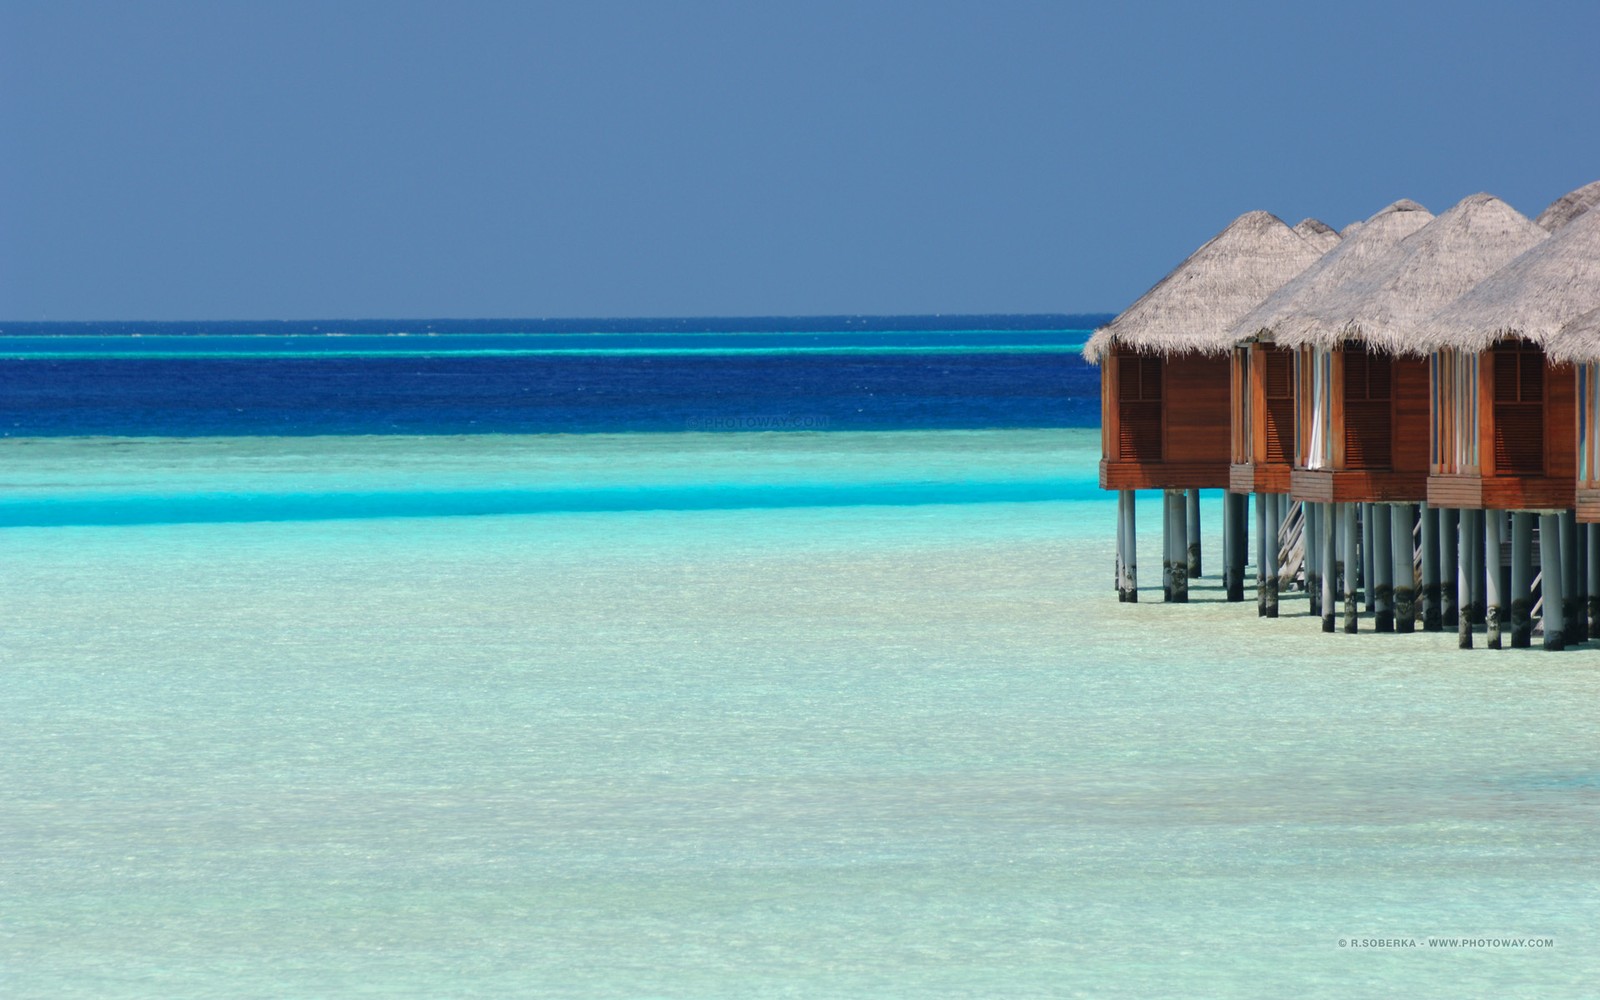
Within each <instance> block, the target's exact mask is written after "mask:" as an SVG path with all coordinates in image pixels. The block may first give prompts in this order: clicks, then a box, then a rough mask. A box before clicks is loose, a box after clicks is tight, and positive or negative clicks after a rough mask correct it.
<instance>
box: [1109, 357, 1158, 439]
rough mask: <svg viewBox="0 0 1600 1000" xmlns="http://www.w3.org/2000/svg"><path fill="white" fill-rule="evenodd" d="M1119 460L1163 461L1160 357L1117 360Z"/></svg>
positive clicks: (1122, 358) (1121, 358) (1120, 358)
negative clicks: (1119, 397) (1119, 395)
mask: <svg viewBox="0 0 1600 1000" xmlns="http://www.w3.org/2000/svg"><path fill="white" fill-rule="evenodd" d="M1117 364H1118V365H1119V367H1118V369H1117V378H1118V381H1119V390H1120V393H1121V397H1122V398H1121V399H1120V400H1118V403H1117V406H1118V412H1117V424H1118V427H1119V429H1120V433H1119V435H1118V441H1117V457H1118V458H1121V459H1123V460H1124V461H1130V462H1159V461H1161V358H1160V357H1159V356H1157V355H1153V354H1124V355H1122V356H1121V357H1119V358H1118V359H1117Z"/></svg>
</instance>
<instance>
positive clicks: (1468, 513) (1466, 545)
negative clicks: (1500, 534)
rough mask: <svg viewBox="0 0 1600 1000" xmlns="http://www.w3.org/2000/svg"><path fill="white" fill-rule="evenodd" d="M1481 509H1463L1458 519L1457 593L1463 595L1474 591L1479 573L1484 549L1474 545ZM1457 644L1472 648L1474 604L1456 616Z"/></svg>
mask: <svg viewBox="0 0 1600 1000" xmlns="http://www.w3.org/2000/svg"><path fill="white" fill-rule="evenodd" d="M1474 515H1481V511H1476V510H1463V511H1461V516H1460V518H1459V519H1458V520H1457V522H1456V523H1457V526H1458V533H1459V535H1460V546H1461V547H1460V551H1459V555H1458V556H1457V582H1456V593H1457V594H1458V595H1461V596H1466V595H1470V594H1471V593H1472V580H1473V577H1474V576H1475V575H1476V573H1477V563H1478V558H1479V553H1481V552H1482V551H1483V549H1482V546H1481V545H1474V544H1473V543H1474V542H1475V541H1477V538H1478V535H1477V525H1476V521H1477V517H1475V516H1474ZM1456 645H1457V646H1458V647H1460V648H1461V649H1471V648H1472V606H1471V605H1470V604H1467V605H1465V606H1463V607H1462V608H1461V610H1460V614H1459V615H1458V616H1457V618H1456Z"/></svg>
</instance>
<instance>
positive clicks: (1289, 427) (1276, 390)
mask: <svg viewBox="0 0 1600 1000" xmlns="http://www.w3.org/2000/svg"><path fill="white" fill-rule="evenodd" d="M1261 357H1262V359H1263V360H1264V361H1265V362H1266V367H1265V369H1264V371H1263V376H1264V377H1263V379H1262V382H1263V383H1264V390H1265V396H1266V408H1267V412H1266V421H1265V423H1266V428H1267V440H1266V460H1267V461H1268V462H1273V463H1278V464H1282V465H1288V464H1290V463H1291V462H1293V461H1294V355H1292V354H1290V353H1289V352H1288V351H1287V350H1286V349H1284V348H1281V347H1269V348H1267V349H1266V350H1265V351H1263V352H1262V354H1261Z"/></svg>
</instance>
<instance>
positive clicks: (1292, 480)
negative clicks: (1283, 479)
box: [1289, 469, 1333, 503]
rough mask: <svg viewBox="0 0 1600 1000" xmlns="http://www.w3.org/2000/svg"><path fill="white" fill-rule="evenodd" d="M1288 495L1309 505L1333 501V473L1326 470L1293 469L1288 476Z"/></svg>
mask: <svg viewBox="0 0 1600 1000" xmlns="http://www.w3.org/2000/svg"><path fill="white" fill-rule="evenodd" d="M1289 493H1290V495H1291V496H1293V497H1294V498H1295V499H1296V500H1304V501H1307V502H1309V503H1331V502H1332V501H1333V473H1332V472H1331V471H1330V470H1328V469H1295V470H1294V472H1292V473H1290V475H1289Z"/></svg>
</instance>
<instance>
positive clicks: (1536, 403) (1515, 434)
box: [1494, 340, 1545, 476]
mask: <svg viewBox="0 0 1600 1000" xmlns="http://www.w3.org/2000/svg"><path fill="white" fill-rule="evenodd" d="M1544 364H1545V361H1544V351H1543V350H1542V349H1540V348H1539V347H1538V346H1537V345H1534V344H1529V343H1527V342H1526V341H1520V340H1519V341H1501V342H1500V343H1498V344H1496V345H1495V346H1494V467H1495V472H1496V473H1498V474H1502V475H1514V476H1516V475H1521V476H1529V475H1533V476H1537V475H1541V474H1542V473H1543V472H1544Z"/></svg>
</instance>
